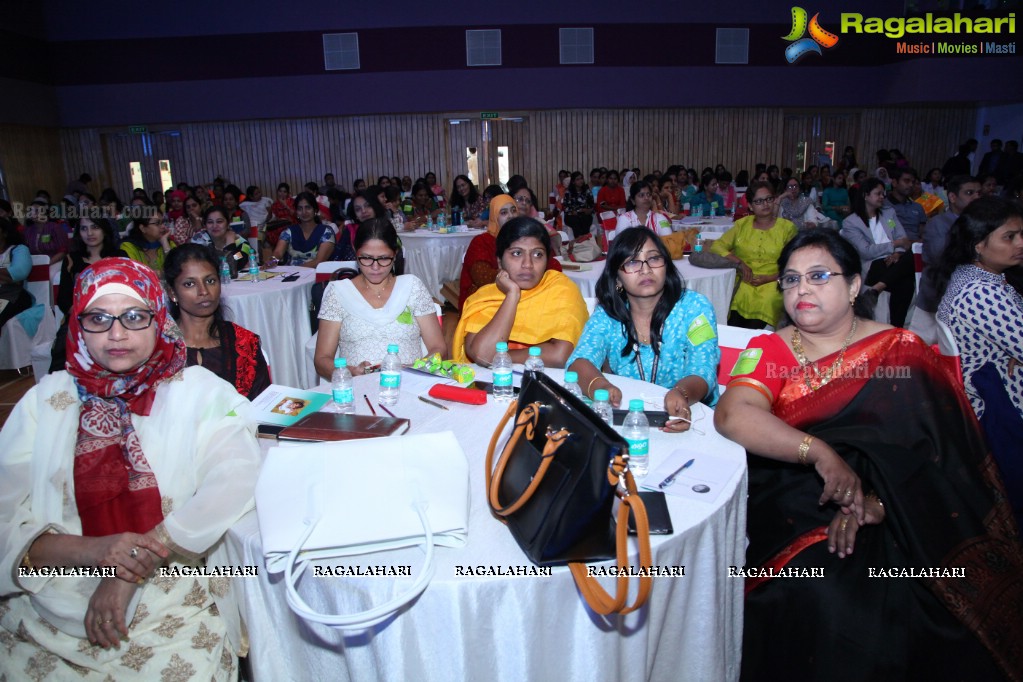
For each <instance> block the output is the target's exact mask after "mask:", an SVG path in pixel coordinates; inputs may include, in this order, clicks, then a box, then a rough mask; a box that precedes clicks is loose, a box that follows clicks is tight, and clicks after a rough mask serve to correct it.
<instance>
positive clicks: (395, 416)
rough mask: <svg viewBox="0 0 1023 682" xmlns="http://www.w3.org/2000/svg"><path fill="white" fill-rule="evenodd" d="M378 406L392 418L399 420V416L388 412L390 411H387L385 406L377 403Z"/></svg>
mask: <svg viewBox="0 0 1023 682" xmlns="http://www.w3.org/2000/svg"><path fill="white" fill-rule="evenodd" d="M377 406H378V407H379V408H380V409H381V410H383V411H384V412H386V413H387V414H389V415H391V416H392V417H394V418H395V419H397V418H398V415H396V414H395V413H393V412H391V411H390V410H388V409H387V408H386V407H384V406H383V404H382V403H377Z"/></svg>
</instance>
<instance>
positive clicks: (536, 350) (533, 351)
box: [529, 346, 540, 358]
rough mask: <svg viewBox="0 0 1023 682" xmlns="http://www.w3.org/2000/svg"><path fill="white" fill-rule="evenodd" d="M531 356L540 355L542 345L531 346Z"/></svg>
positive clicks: (536, 356)
mask: <svg viewBox="0 0 1023 682" xmlns="http://www.w3.org/2000/svg"><path fill="white" fill-rule="evenodd" d="M529 356H530V357H533V358H538V357H540V346H530V348H529Z"/></svg>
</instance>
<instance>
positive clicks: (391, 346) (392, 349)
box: [387, 343, 398, 353]
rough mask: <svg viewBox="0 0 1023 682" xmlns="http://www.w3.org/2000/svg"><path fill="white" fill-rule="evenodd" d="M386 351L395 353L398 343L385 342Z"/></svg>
mask: <svg viewBox="0 0 1023 682" xmlns="http://www.w3.org/2000/svg"><path fill="white" fill-rule="evenodd" d="M387 352H388V353H397V352H398V344H396V343H389V344H387Z"/></svg>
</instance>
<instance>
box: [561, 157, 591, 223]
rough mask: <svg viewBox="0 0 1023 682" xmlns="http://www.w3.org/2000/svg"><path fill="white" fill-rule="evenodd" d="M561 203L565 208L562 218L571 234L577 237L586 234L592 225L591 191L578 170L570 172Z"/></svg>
mask: <svg viewBox="0 0 1023 682" xmlns="http://www.w3.org/2000/svg"><path fill="white" fill-rule="evenodd" d="M562 205H563V206H564V209H565V212H564V218H563V219H564V222H565V225H567V226H568V227H569V229H571V230H572V236H573V237H575V238H576V239H578V238H579V237H584V236H586V235H588V234H589V233H590V228H592V227H593V193H592V192H591V191H590V189H589V187H587V186H586V178H585V177H583V174H582V173H580V172H579V171H576V172H574V173H572V176H571V179H570V180H569V183H568V189H566V190H565V196H564V198H563V199H562Z"/></svg>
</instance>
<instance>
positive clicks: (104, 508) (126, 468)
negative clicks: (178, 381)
mask: <svg viewBox="0 0 1023 682" xmlns="http://www.w3.org/2000/svg"><path fill="white" fill-rule="evenodd" d="M110 284H116V285H121V286H126V287H128V288H129V289H131V290H132V291H134V292H135V293H136V294H138V295H139V296H140V297H141V298H142V299H143V300H144V301H145V302H146V304H147V305H148V306H149V309H150V310H152V311H153V312H154V313H155V318H154V320H153V325H154V326H155V327H156V335H157V338H156V347H155V348H154V349H153V352H152V354H151V355H150V357H149V359H148V360H146V362H144V363H143V364H142V365H140V366H139V367H136V368H135V369H133V370H131V371H129V372H126V373H117V372H111V371H110V370H108V369H106V368H105V367H103V366H102V365H100V364H99V363H97V362H96V361H95V360H93V359H92V357H91V356H90V355H89V351H88V349H87V347H86V345H85V338H84V335H85V333H86V332H83V331H82V328H81V325H80V324H79V322H78V316H79V315H80V314H82V313H83V312H84V311H85V309H86V307H87V306H88V305H89V304H90V303H91V302H92V301H93V299H94V298H96V295H97V292H99V291H100V289H101V287H104V286H106V285H110ZM101 295H102V294H101ZM68 317H69V320H68V336H67V370H68V372H69V373H70V374H71V376H72V377H74V379H75V384H76V385H77V387H78V395H79V397H80V398H81V400H82V407H81V412H80V415H79V420H78V438H77V442H76V443H75V469H74V477H75V479H74V481H75V501H76V503H77V505H78V515H79V517H80V518H81V521H82V535H85V536H93V537H96V536H103V535H111V534H114V533H124V532H136V533H145V532H147V531H149V530H151V529H152V528H153V527H154V526H156V525H157V524H159V523H160V522H161V521H163V510H162V505H161V501H160V489H159V487H158V486H157V481H156V477H155V476H154V475H153V471H152V469H151V468H150V466H149V462H148V461H147V460H146V456H145V453H143V452H142V447H141V443H140V442H139V438H138V434H137V433H136V431H135V428H134V426H133V425H132V422H131V415H132V414H137V415H140V416H147V415H149V413H150V410H151V409H152V407H153V400H154V399H155V397H156V389H157V386H158V385H159V384H160V382H162V381H164V380H166V379H169V378H170V377H172V376H174V375H175V374H177V373H178V372H179V371H181V370H182V369H183V368H184V366H185V344H184V341H183V340H182V337H181V332H180V331H179V330H178V328H177V325H175V324H174V321H173V319H172V318H171V317H170V316H169V315H168V314H167V306H166V303H165V298H164V291H163V288H162V287H161V286H160V280H159V277H157V275H156V273H155V272H153V271H152V270H151V269H149V268H147V267H146V266H144V265H142V264H141V263H136V262H135V261H132V260H129V259H127V258H104V259H102V260H99V261H97V262H96V263H94V264H93V265H91V266H90V267H89V268H87V269H86V270H85V271H84V272H82V274H81V275H79V277H78V280H77V281H76V283H75V299H74V304H73V306H72V308H71V314H70V315H69V316H68ZM114 324H120V323H119V322H116V321H115V322H114ZM137 333H147V332H137Z"/></svg>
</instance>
